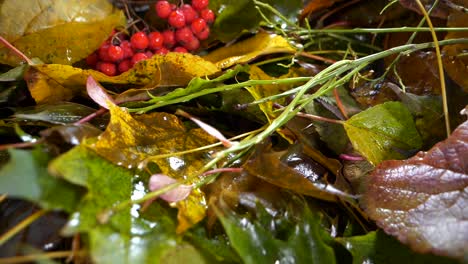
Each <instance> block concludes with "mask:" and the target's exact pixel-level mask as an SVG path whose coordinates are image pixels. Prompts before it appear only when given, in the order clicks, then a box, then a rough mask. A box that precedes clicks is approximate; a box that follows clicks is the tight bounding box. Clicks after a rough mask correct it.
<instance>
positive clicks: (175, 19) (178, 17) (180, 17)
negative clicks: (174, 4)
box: [167, 10, 185, 28]
mask: <svg viewBox="0 0 468 264" xmlns="http://www.w3.org/2000/svg"><path fill="white" fill-rule="evenodd" d="M167 22H168V23H169V25H171V26H173V27H175V28H181V27H183V26H185V16H184V13H182V11H180V10H175V11H172V12H171V13H170V14H169V18H168V19H167Z"/></svg>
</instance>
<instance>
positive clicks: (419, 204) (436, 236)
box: [362, 122, 468, 259]
mask: <svg viewBox="0 0 468 264" xmlns="http://www.w3.org/2000/svg"><path fill="white" fill-rule="evenodd" d="M467 160H468V122H465V123H463V124H462V125H460V126H459V127H458V128H457V130H455V131H454V132H453V133H452V135H451V136H450V137H449V138H448V139H447V140H445V141H442V142H441V143H438V144H436V145H435V146H434V147H433V148H432V149H431V150H429V151H428V152H419V153H418V154H417V155H416V156H414V157H413V158H410V159H408V160H404V161H385V162H383V163H381V164H380V165H379V166H378V167H377V169H376V170H375V171H374V172H373V173H372V174H371V175H370V176H369V182H368V186H367V190H366V192H365V193H364V196H363V201H362V205H363V206H364V207H365V210H366V212H367V213H368V214H369V216H370V217H371V218H372V219H374V220H375V221H376V222H377V224H378V225H379V226H380V227H382V228H383V229H384V230H385V231H386V232H387V233H388V234H391V235H393V236H395V237H397V238H398V239H399V240H400V241H402V242H403V243H405V244H409V245H410V246H411V248H413V249H414V250H416V251H418V252H434V253H438V254H443V255H447V256H451V257H458V258H460V259H463V258H466V245H467V244H468V240H467V238H468V233H467V232H468V231H467V230H468V223H467V221H466V214H465V213H464V210H465V208H466V206H467V202H468V201H467V198H466V192H467V188H468V167H467Z"/></svg>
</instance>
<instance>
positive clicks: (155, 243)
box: [89, 203, 186, 264]
mask: <svg viewBox="0 0 468 264" xmlns="http://www.w3.org/2000/svg"><path fill="white" fill-rule="evenodd" d="M135 209H136V208H135ZM134 212H135V213H136V214H134V215H133V216H132V222H131V226H130V229H127V230H124V231H119V230H115V228H114V227H112V226H108V225H107V226H100V227H98V228H95V229H93V230H90V232H89V234H90V248H91V249H92V251H91V254H92V257H93V260H94V261H95V262H96V263H104V264H106V263H122V264H125V263H167V262H166V260H167V257H168V256H170V255H174V254H176V253H175V252H177V250H178V249H179V248H181V247H183V246H184V245H186V244H184V243H182V242H181V241H180V238H178V237H177V235H176V234H175V231H174V230H175V223H174V221H173V219H172V217H171V216H170V214H169V212H168V211H167V210H166V209H165V208H162V207H161V206H160V205H159V204H157V203H154V204H152V205H151V206H150V207H149V208H148V209H147V210H146V211H145V212H144V213H140V212H138V210H134Z"/></svg>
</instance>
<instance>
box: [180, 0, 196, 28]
mask: <svg viewBox="0 0 468 264" xmlns="http://www.w3.org/2000/svg"><path fill="white" fill-rule="evenodd" d="M180 11H182V13H184V17H185V23H186V24H190V23H192V21H193V20H195V19H196V18H198V14H197V11H195V9H193V8H192V6H191V5H188V4H185V5H182V6H181V7H180Z"/></svg>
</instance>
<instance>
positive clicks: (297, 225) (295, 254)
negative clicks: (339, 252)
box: [218, 204, 336, 263]
mask: <svg viewBox="0 0 468 264" xmlns="http://www.w3.org/2000/svg"><path fill="white" fill-rule="evenodd" d="M218 210H219V212H218V216H219V217H220V220H221V223H222V224H223V226H224V228H225V229H226V233H227V235H228V237H229V239H230V241H231V243H232V246H233V247H234V249H235V250H236V251H237V253H238V254H239V255H240V256H241V258H242V261H243V263H274V262H275V261H278V262H280V263H282V262H285V263H335V261H336V260H335V255H334V252H333V249H332V248H331V246H330V245H329V244H327V243H328V242H329V240H330V237H328V236H327V234H326V233H324V232H323V230H322V229H321V228H320V216H319V214H318V213H317V212H312V211H311V209H309V208H307V207H304V208H302V210H303V211H302V213H301V218H299V219H300V220H298V221H294V220H293V219H292V218H288V217H286V219H285V221H284V222H276V221H277V220H278V218H276V217H273V216H272V215H270V214H269V213H268V212H267V211H266V210H265V209H264V208H263V207H261V205H259V204H257V210H258V213H257V218H256V219H255V218H251V217H249V216H242V215H237V214H235V213H233V212H230V211H229V209H218ZM283 213H284V214H287V213H286V212H283ZM288 213H292V212H288ZM283 216H286V215H283ZM268 223H270V224H271V225H270V226H268ZM285 226H288V228H287V229H288V231H287V232H286V233H285V234H281V229H282V228H285ZM276 228H277V229H276ZM312 241H313V242H312Z"/></svg>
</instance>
